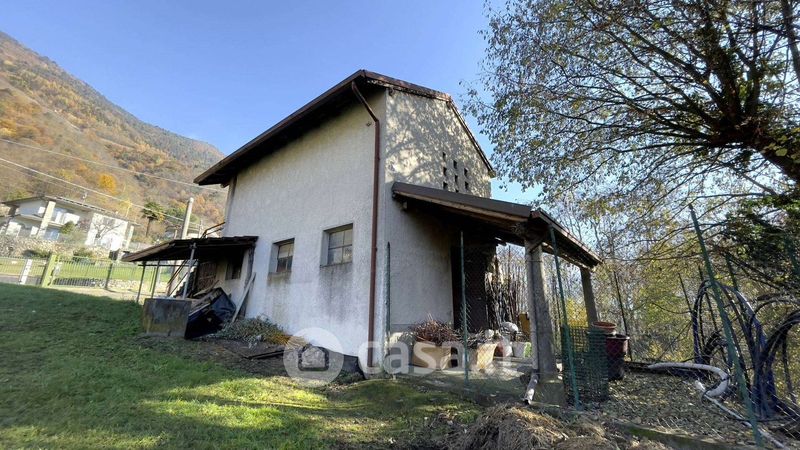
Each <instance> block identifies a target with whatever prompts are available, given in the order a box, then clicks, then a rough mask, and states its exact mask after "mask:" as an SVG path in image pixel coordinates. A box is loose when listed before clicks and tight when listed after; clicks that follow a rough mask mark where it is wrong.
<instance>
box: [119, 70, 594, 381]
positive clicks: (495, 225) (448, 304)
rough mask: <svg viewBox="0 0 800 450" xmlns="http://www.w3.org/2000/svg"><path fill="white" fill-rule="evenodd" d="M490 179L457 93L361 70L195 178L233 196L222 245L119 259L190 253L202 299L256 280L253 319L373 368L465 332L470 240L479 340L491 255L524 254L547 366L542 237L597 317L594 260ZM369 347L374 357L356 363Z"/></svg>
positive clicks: (249, 306)
mask: <svg viewBox="0 0 800 450" xmlns="http://www.w3.org/2000/svg"><path fill="white" fill-rule="evenodd" d="M493 176H494V171H493V169H492V166H491V164H490V162H489V160H488V159H487V158H486V156H485V155H484V153H483V151H482V150H481V148H480V146H479V145H478V143H477V141H476V140H475V137H474V136H473V134H472V133H471V132H470V130H469V129H468V127H467V124H466V122H465V121H464V119H463V118H462V116H461V115H460V114H459V112H458V110H457V109H456V107H455V105H454V103H453V101H452V99H451V97H450V96H449V95H447V94H444V93H441V92H437V91H434V90H431V89H428V88H425V87H421V86H417V85H414V84H411V83H407V82H404V81H401V80H397V79H394V78H390V77H387V76H384V75H379V74H376V73H373V72H368V71H364V70H361V71H358V72H356V73H354V74H353V75H351V76H350V77H348V78H346V79H345V80H343V81H342V82H340V83H338V84H337V85H335V86H334V87H332V88H331V89H329V90H328V91H326V92H325V93H323V94H322V95H320V96H319V97H317V98H316V99H314V100H312V101H311V102H310V103H308V104H306V105H305V106H303V107H302V108H300V109H299V110H297V111H296V112H294V113H293V114H291V115H290V116H288V117H287V118H285V119H283V120H282V121H280V122H279V123H277V124H276V125H274V126H273V127H272V128H270V129H268V130H267V131H265V132H264V133H262V134H261V135H259V136H257V137H256V138H254V139H253V140H251V141H250V142H248V143H247V144H245V145H244V146H243V147H241V148H240V149H238V150H237V151H235V152H233V153H232V154H230V155H229V156H227V157H226V158H224V159H223V160H222V161H220V162H219V163H217V164H216V165H214V166H213V167H211V168H209V169H208V170H207V171H205V172H204V173H203V174H201V175H200V176H198V177H197V178H196V180H195V181H196V182H197V183H199V184H201V185H214V184H220V185H224V186H228V198H227V204H226V210H225V225H224V229H223V233H222V237H220V238H204V239H203V238H201V239H187V240H175V241H171V242H168V243H164V244H161V245H158V246H155V247H151V248H149V249H146V250H143V251H140V252H137V253H134V254H131V255H128V256H127V257H126V258H125V260H126V261H143V262H148V261H160V260H164V261H166V260H176V259H183V260H186V259H189V258H190V252H191V251H192V250H193V251H194V258H195V259H197V260H199V261H201V263H200V265H199V266H197V267H198V269H197V272H198V274H197V275H196V276H195V289H199V288H202V287H203V286H199V285H198V283H199V280H204V281H203V282H202V284H203V285H204V286H211V285H215V286H218V287H222V288H223V289H224V290H225V291H226V292H228V293H229V294H230V295H231V298H232V299H233V300H234V302H236V303H239V302H241V301H242V296H243V292H244V289H245V286H246V285H247V283H248V280H250V278H251V276H252V279H253V283H252V287H251V289H250V290H249V293H248V295H247V300H246V306H245V307H246V316H248V317H257V316H265V317H267V318H269V319H270V320H271V321H273V322H275V323H277V324H279V325H280V326H282V327H283V328H284V329H286V330H287V331H288V332H290V333H301V334H303V335H305V337H306V338H307V339H309V340H310V341H311V342H312V343H314V344H316V345H321V346H326V345H327V344H329V343H328V342H326V340H327V339H329V338H326V337H325V336H324V335H323V333H320V332H318V330H316V329H318V328H319V329H324V330H326V331H328V332H330V333H331V334H333V335H334V336H335V337H336V338H337V339H338V341H339V342H340V343H341V347H342V350H343V353H345V354H346V355H357V356H359V357H360V359H361V361H362V364H363V363H368V364H370V365H374V364H377V363H379V362H380V361H381V359H382V357H383V355H385V354H386V353H387V352H388V348H389V345H390V344H391V343H392V342H393V341H395V340H396V339H398V337H399V336H400V335H401V334H402V333H405V332H407V331H408V329H409V326H410V325H411V324H414V323H417V322H421V321H423V320H425V319H426V318H427V317H428V316H429V315H430V316H432V317H433V318H435V319H439V320H442V321H445V322H449V323H454V324H456V325H457V326H460V325H459V324H460V322H461V314H460V309H461V307H460V305H461V288H460V283H459V282H458V281H459V280H460V279H461V273H462V271H461V263H460V259H459V258H458V254H459V248H460V245H461V240H462V236H463V240H464V241H465V242H466V245H467V246H468V247H469V248H470V249H476V248H478V249H481V252H480V253H481V255H483V257H471V258H469V260H468V261H466V262H465V264H464V266H465V267H464V272H466V273H476V274H478V275H479V277H473V278H472V279H473V280H477V279H478V278H479V279H480V282H479V283H480V286H476V289H470V287H467V289H466V291H467V292H468V293H469V295H467V299H466V301H467V305H468V307H469V308H470V311H471V313H470V317H469V318H468V321H469V329H470V331H478V330H480V329H481V328H484V327H486V324H487V312H486V306H485V303H486V302H485V297H482V295H481V294H480V293H481V292H482V290H483V289H484V287H483V275H484V274H485V272H486V270H487V267H488V266H487V264H488V262H489V261H490V259H491V255H493V254H494V249H495V246H496V245H497V244H498V243H502V242H509V243H513V244H519V245H525V246H526V249H527V250H528V252H529V255H531V257H530V258H529V260H530V261H529V278H530V279H531V280H532V282H531V283H529V285H530V288H529V289H530V290H531V291H530V293H531V295H530V297H531V298H532V300H533V302H534V304H533V306H534V307H535V308H536V309H537V311H539V310H541V309H543V313H541V314H538V315H537V317H538V319H537V330H536V334H537V336H538V338H535V339H538V341H537V342H538V344H537V345H538V349H539V350H538V351H539V352H542V353H543V355H544V356H546V355H545V353H546V352H549V354H550V358H552V357H553V355H552V329H551V328H552V326H551V324H550V320H549V315H548V316H545V315H544V313H548V312H547V302H546V301H544V290H543V289H544V286H543V283H542V278H541V275H542V267H541V252H542V250H544V251H548V252H551V251H552V245H551V240H550V238H549V236H550V233H549V230H550V229H551V228H552V229H553V232H554V236H555V237H556V242H557V247H558V251H559V254H560V256H562V257H563V258H564V259H566V260H567V261H569V262H571V263H574V264H577V265H579V266H580V267H581V269H582V273H583V274H584V281H585V283H584V286H585V288H586V289H585V294H586V295H585V298H586V299H587V307H588V308H587V309H588V311H589V315H590V316H591V317H589V319H590V320H592V319H594V320H596V312H595V308H594V299H593V296H592V294H591V283H590V273H591V269H592V268H593V267H594V266H595V265H597V264H599V262H600V260H599V259H598V258H597V257H596V256H595V255H594V254H593V253H592V252H591V251H589V250H588V249H587V248H586V247H585V246H584V245H583V244H581V243H580V242H579V241H578V240H577V239H575V238H574V237H573V236H572V235H571V234H570V233H569V232H567V230H565V229H564V228H563V227H561V226H560V225H558V224H557V223H556V222H555V221H553V220H552V219H551V218H550V217H549V216H547V215H546V214H544V213H542V212H541V211H532V210H531V208H530V207H529V206H526V205H519V204H514V203H508V202H502V201H497V200H492V199H490V197H491V187H490V180H491V178H492V177H493ZM537 255H538V257H537ZM537 273H538V278H537ZM476 292H477V294H476ZM548 314H549V313H548ZM367 341H371V342H376V343H377V344H376V347H375V348H374V349H372V350H369V351H361V352H360V353H359V349H360V348H362V345H363V344H365V343H366V342H367ZM534 348H537V347H534ZM544 356H543V358H544ZM539 361H540V365H542V366H543V367H544V366H547V367H550V366H549V364H550V363H549V362H548V361H547V360H546V359H542V358H540V360H539ZM551 370H555V361H554V360H553V361H552V368H551Z"/></svg>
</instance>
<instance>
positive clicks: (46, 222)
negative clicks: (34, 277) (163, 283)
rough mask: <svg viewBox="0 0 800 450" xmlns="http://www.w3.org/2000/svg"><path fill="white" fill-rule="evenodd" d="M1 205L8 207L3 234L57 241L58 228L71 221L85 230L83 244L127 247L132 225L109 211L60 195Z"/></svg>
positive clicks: (10, 201) (109, 247)
mask: <svg viewBox="0 0 800 450" xmlns="http://www.w3.org/2000/svg"><path fill="white" fill-rule="evenodd" d="M3 204H4V205H6V206H8V207H10V208H11V209H10V212H9V215H8V217H7V218H6V220H5V222H4V223H3V225H2V227H0V234H5V235H12V236H20V237H32V238H40V239H46V240H51V241H57V240H59V238H60V237H61V229H62V228H63V227H64V225H66V224H67V223H70V222H71V223H73V224H74V225H75V226H76V227H77V228H78V229H81V230H82V231H85V232H86V240H85V242H83V245H85V246H90V247H103V248H106V249H108V250H111V251H116V250H119V249H126V248H128V245H129V244H130V240H131V237H132V236H133V229H134V227H135V226H136V224H134V223H133V222H130V221H128V220H126V219H123V218H121V217H118V216H117V215H115V214H114V213H112V212H111V211H106V210H104V209H102V208H98V207H96V206H92V205H89V204H86V203H83V202H79V201H76V200H70V199H67V198H63V197H54V196H48V195H42V196H38V197H29V198H22V199H19V200H8V201H5V202H3ZM76 232H77V230H76Z"/></svg>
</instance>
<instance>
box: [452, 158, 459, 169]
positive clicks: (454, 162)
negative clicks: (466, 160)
mask: <svg viewBox="0 0 800 450" xmlns="http://www.w3.org/2000/svg"><path fill="white" fill-rule="evenodd" d="M453 169H455V170H458V161H456V160H455V159H454V160H453Z"/></svg>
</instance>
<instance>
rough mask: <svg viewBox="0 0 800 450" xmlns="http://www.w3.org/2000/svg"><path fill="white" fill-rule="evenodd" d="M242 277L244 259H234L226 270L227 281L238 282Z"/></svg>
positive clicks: (229, 261)
mask: <svg viewBox="0 0 800 450" xmlns="http://www.w3.org/2000/svg"><path fill="white" fill-rule="evenodd" d="M240 276H242V258H241V256H240V257H238V258H237V257H235V256H234V257H233V258H231V259H229V260H228V267H227V268H226V269H225V279H226V280H238V279H239V277H240Z"/></svg>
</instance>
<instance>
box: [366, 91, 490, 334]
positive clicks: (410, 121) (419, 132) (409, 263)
mask: <svg viewBox="0 0 800 450" xmlns="http://www.w3.org/2000/svg"><path fill="white" fill-rule="evenodd" d="M387 114H388V121H387V126H386V173H385V177H384V182H385V185H384V189H383V198H382V204H383V208H382V212H383V214H382V219H381V230H382V236H383V240H384V242H385V241H388V242H390V243H391V272H392V273H391V292H390V298H391V305H390V306H389V310H390V314H389V315H390V318H389V321H390V325H389V328H390V330H391V331H396V332H403V331H406V330H407V329H408V327H409V325H411V324H414V323H417V322H421V321H423V320H425V319H427V317H428V315H430V316H432V317H433V318H434V319H437V320H441V321H445V322H450V323H452V322H453V296H452V270H451V266H450V253H451V247H453V246H456V245H458V227H457V225H456V224H449V223H443V222H441V221H440V220H438V219H436V218H433V217H430V216H426V215H425V214H424V213H420V212H414V211H408V212H407V211H404V210H403V209H402V207H401V205H400V204H399V203H398V202H396V201H394V200H393V199H392V197H391V185H392V183H393V182H394V181H401V182H405V183H411V184H416V185H422V186H428V187H433V188H438V189H442V187H443V186H442V183H443V182H444V181H447V182H448V184H449V189H448V190H450V191H453V190H454V189H455V178H454V175H455V173H458V174H459V190H460V191H461V192H464V185H463V182H464V177H463V168H464V167H466V168H467V170H468V176H467V181H468V182H469V183H470V186H469V187H470V192H465V193H470V194H473V195H480V196H483V197H490V196H491V185H490V178H491V177H490V173H489V169H488V167H487V166H486V165H485V164H484V162H483V160H482V158H481V156H480V154H479V153H478V150H477V149H476V148H475V147H474V145H473V143H472V141H471V140H470V138H469V135H468V134H467V132H466V130H464V128H463V126H462V125H461V123H460V122H459V120H458V118H457V116H456V114H455V112H454V111H453V110H452V109H451V108H450V107H449V106H448V105H447V103H446V102H444V101H442V100H437V99H431V98H427V97H420V96H416V95H412V94H407V93H403V92H394V93H393V94H392V95H389V96H387ZM443 153H444V157H443V156H442V154H443ZM453 160H456V161H457V162H458V168H457V169H454V168H453ZM442 167H447V169H448V171H447V172H448V175H447V178H445V174H444V171H443V170H442ZM384 245H385V244H384Z"/></svg>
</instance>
